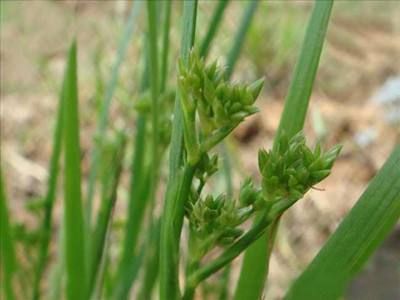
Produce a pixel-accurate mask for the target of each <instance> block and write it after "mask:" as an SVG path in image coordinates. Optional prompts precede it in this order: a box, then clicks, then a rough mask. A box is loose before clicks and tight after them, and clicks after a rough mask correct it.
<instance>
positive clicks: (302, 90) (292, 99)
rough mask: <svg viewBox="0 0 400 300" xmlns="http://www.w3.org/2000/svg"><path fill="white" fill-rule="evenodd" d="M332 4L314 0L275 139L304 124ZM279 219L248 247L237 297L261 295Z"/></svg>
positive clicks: (296, 130) (294, 131) (291, 132)
mask: <svg viewBox="0 0 400 300" xmlns="http://www.w3.org/2000/svg"><path fill="white" fill-rule="evenodd" d="M332 5H333V0H327V1H315V6H314V9H313V12H312V16H311V19H310V21H309V24H308V28H307V32H306V36H305V39H304V42H303V46H302V49H301V53H300V57H299V60H298V63H297V65H296V68H295V71H294V75H293V79H292V82H291V85H290V88H289V93H288V95H287V97H286V102H285V107H284V111H283V114H282V117H281V120H280V124H279V129H278V132H277V134H276V136H275V140H274V142H275V143H276V141H278V140H279V137H280V135H281V134H282V132H283V131H284V132H285V133H286V134H287V135H288V136H289V137H292V136H293V135H295V134H296V133H297V132H299V131H300V130H302V128H303V126H304V120H305V117H306V113H307V108H308V103H309V99H310V95H311V91H312V87H313V83H314V80H315V76H316V72H317V69H318V64H319V59H320V56H321V52H322V46H323V43H324V39H325V34H326V31H327V27H328V21H329V17H330V13H331V9H332ZM278 223H279V221H278V220H277V221H276V224H275V225H274V226H273V227H271V229H270V230H268V231H267V232H266V234H265V235H263V236H262V237H261V238H260V239H259V240H258V242H256V243H254V244H253V245H252V246H251V247H249V249H248V250H247V251H246V253H245V257H244V261H243V265H242V270H243V272H241V274H242V276H241V277H243V278H240V279H239V286H238V288H237V290H236V296H235V299H242V297H243V295H247V296H249V294H248V292H247V291H249V289H252V291H254V293H253V294H252V296H251V297H248V298H247V299H249V300H255V299H259V298H260V297H261V295H262V291H263V288H264V283H265V280H266V278H267V275H268V263H269V259H270V255H271V252H272V248H273V243H274V240H275V235H276V232H277V230H278V225H279V224H278ZM254 266H257V269H259V268H262V269H259V270H258V271H257V272H254V273H253V272H251V273H244V270H249V269H251V270H254ZM255 276H257V278H262V279H263V280H262V282H261V281H258V284H257V286H256V287H255V286H254V284H255V282H256V280H255Z"/></svg>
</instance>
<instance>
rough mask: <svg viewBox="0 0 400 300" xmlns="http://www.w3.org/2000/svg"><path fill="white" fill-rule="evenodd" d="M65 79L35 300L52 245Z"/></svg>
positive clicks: (38, 264) (35, 285)
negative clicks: (51, 237)
mask: <svg viewBox="0 0 400 300" xmlns="http://www.w3.org/2000/svg"><path fill="white" fill-rule="evenodd" d="M64 86H65V78H64V80H63V84H62V87H61V93H60V97H59V102H58V112H57V118H56V126H55V129H54V136H53V151H52V155H51V160H50V173H49V178H48V183H47V194H46V198H45V202H44V204H45V206H44V210H45V211H44V218H43V223H42V229H41V230H42V235H41V236H42V239H41V241H40V252H39V258H38V262H37V266H36V270H35V272H36V274H35V282H34V286H33V299H39V298H40V283H41V280H42V277H43V272H44V269H45V267H46V261H47V259H48V248H49V243H50V235H51V229H52V228H51V225H52V224H51V222H52V220H51V218H52V213H53V206H54V201H55V197H56V188H57V178H58V173H59V164H60V156H61V149H62V131H63V123H64V121H63V114H64V111H63V103H64V101H63V94H64Z"/></svg>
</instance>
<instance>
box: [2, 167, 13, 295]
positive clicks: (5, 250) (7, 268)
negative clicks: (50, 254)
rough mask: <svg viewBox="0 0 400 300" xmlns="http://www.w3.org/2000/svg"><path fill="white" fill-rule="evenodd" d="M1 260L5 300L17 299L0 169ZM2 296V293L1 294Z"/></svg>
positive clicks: (6, 209)
mask: <svg viewBox="0 0 400 300" xmlns="http://www.w3.org/2000/svg"><path fill="white" fill-rule="evenodd" d="M0 260H1V271H2V272H1V275H2V281H3V283H4V285H3V284H2V287H1V288H2V289H3V292H4V297H5V299H10V300H13V299H15V295H14V290H13V276H14V273H15V271H16V259H15V247H14V240H13V237H12V234H11V228H10V216H9V212H8V208H7V199H6V192H5V187H4V183H3V176H2V171H1V169H0ZM0 296H1V293H0Z"/></svg>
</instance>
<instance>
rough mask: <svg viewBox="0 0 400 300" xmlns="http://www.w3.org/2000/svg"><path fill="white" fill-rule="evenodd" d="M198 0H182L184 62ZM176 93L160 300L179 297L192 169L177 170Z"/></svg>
mask: <svg viewBox="0 0 400 300" xmlns="http://www.w3.org/2000/svg"><path fill="white" fill-rule="evenodd" d="M196 14H197V0H188V1H184V2H183V22H182V28H183V30H182V44H181V58H182V60H183V62H184V63H187V61H188V57H189V51H190V49H191V48H192V46H193V43H194V34H195V28H196ZM178 97H179V95H178V94H177V98H176V99H175V109H174V121H173V125H172V139H171V150H170V165H169V179H168V184H167V193H166V198H165V204H164V213H163V216H162V225H161V238H160V240H161V242H160V243H161V244H160V249H161V253H160V299H161V300H175V299H179V297H180V291H179V242H180V232H181V228H182V224H183V217H184V203H185V200H186V198H187V195H188V193H189V191H190V187H191V183H192V179H193V174H194V168H193V167H190V166H187V167H186V168H185V170H184V171H182V170H180V166H181V161H182V153H183V143H182V138H183V120H182V109H181V107H180V100H179V98H178Z"/></svg>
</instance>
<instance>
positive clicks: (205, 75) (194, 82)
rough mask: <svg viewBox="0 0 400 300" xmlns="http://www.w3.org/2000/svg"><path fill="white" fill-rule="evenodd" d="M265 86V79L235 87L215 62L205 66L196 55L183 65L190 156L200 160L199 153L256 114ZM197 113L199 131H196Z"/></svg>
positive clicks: (183, 101) (181, 76) (181, 77)
mask: <svg viewBox="0 0 400 300" xmlns="http://www.w3.org/2000/svg"><path fill="white" fill-rule="evenodd" d="M263 84H264V80H263V79H260V80H257V81H255V82H253V83H252V84H232V83H231V82H229V81H227V80H226V79H225V78H224V73H223V70H222V69H221V68H218V67H217V63H216V62H214V63H212V64H210V65H206V64H205V62H204V60H203V59H200V58H199V57H198V56H197V54H196V53H195V52H194V51H192V52H191V53H190V56H189V60H188V63H187V64H184V63H183V62H182V61H180V62H179V78H178V86H179V93H180V99H181V104H182V110H183V117H184V123H185V143H186V148H187V150H188V155H192V156H194V160H197V159H198V158H199V153H198V152H200V151H202V152H207V151H208V150H210V149H211V148H212V147H213V146H215V145H216V144H217V143H218V142H220V141H221V140H222V139H223V138H224V137H226V135H227V134H229V133H230V132H231V131H232V130H233V129H234V128H235V127H236V126H237V125H238V124H239V123H240V122H241V121H243V120H244V119H245V118H246V117H247V116H249V115H252V114H254V113H255V112H257V108H256V107H255V106H253V104H254V102H255V101H256V99H257V97H258V95H259V94H260V92H261V89H262V87H263ZM196 112H197V114H198V118H199V120H200V124H199V125H200V126H199V127H200V131H198V130H197V127H196ZM199 139H202V140H203V141H202V147H199V146H198V144H199V143H198V140H199ZM199 148H202V149H201V150H200V149H199Z"/></svg>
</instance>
